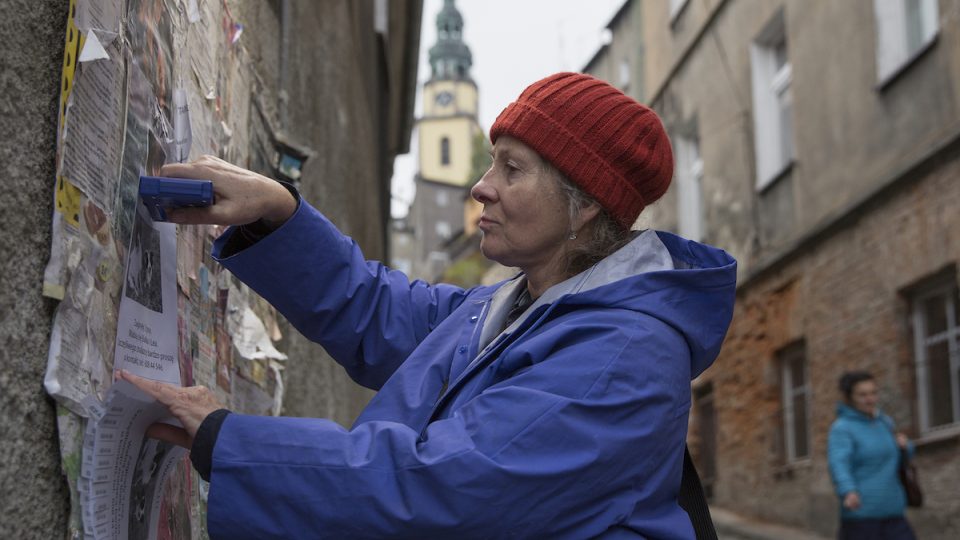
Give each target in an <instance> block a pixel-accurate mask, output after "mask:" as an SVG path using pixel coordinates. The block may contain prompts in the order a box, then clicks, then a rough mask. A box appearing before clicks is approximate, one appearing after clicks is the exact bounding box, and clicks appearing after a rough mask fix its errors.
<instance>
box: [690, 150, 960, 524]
mask: <svg viewBox="0 0 960 540" xmlns="http://www.w3.org/2000/svg"><path fill="white" fill-rule="evenodd" d="M958 147H960V143H956V144H954V145H953V149H952V150H951V151H948V152H946V154H945V155H944V156H943V157H941V158H940V159H936V160H935V164H934V165H935V166H936V168H935V169H933V170H930V169H929V168H924V170H920V171H918V172H917V173H916V174H915V176H913V177H912V178H910V179H909V181H908V182H906V185H904V186H903V187H902V188H901V189H899V190H897V191H896V192H895V193H893V194H891V196H890V197H889V198H888V199H886V200H884V201H882V202H877V203H876V204H874V205H871V208H869V211H868V212H864V213H863V214H861V215H858V216H856V218H855V220H854V221H852V222H851V223H850V224H849V226H847V227H844V228H842V229H840V230H838V231H837V232H836V233H835V234H833V235H831V236H830V237H829V238H828V239H825V240H824V241H823V242H822V243H820V244H819V245H818V246H817V248H816V249H815V250H812V251H811V252H810V253H809V254H806V255H804V256H803V257H801V258H799V259H797V260H796V261H794V262H792V263H791V264H789V265H786V266H784V267H783V268H781V269H779V270H778V271H776V272H775V273H771V274H770V275H769V276H767V277H765V278H764V279H762V280H760V281H758V282H757V283H756V284H754V285H753V286H751V287H750V288H749V289H747V290H742V291H741V294H740V296H739V297H738V299H737V301H738V305H737V313H736V315H735V317H734V324H733V326H732V328H731V330H730V333H729V335H728V338H727V341H726V343H725V345H724V348H723V352H722V354H721V357H720V359H719V360H718V361H717V364H716V365H715V366H714V368H713V369H711V371H710V372H709V374H710V377H709V379H710V380H712V381H713V383H714V389H715V390H714V391H715V394H716V395H715V400H716V403H718V406H717V415H718V417H717V420H718V423H719V425H720V426H721V429H720V431H719V436H718V441H717V442H718V448H717V460H718V463H717V465H718V479H717V483H716V487H717V492H716V501H717V502H718V503H719V504H722V505H723V506H725V507H728V508H735V509H737V510H739V511H742V512H746V513H749V514H753V515H756V516H759V517H763V518H766V519H770V520H775V521H780V522H786V523H791V524H794V525H800V526H804V527H808V528H811V529H814V530H818V531H819V532H821V533H823V534H828V535H832V534H833V531H834V528H835V526H836V523H837V517H836V516H837V500H836V497H835V495H834V494H833V490H832V486H831V484H830V480H829V474H828V471H827V464H826V448H827V440H826V438H827V433H828V430H829V427H830V423H831V422H832V421H833V419H834V417H835V414H834V408H835V405H836V402H837V401H838V400H839V393H838V391H837V387H836V381H837V380H838V379H839V377H840V375H841V374H842V373H843V372H844V371H847V370H851V369H866V370H868V371H871V372H873V373H874V374H875V376H876V377H877V380H878V383H879V384H880V387H881V388H882V392H883V395H882V396H881V406H882V408H883V409H884V411H886V412H887V413H888V414H890V415H891V416H892V417H893V418H894V420H895V421H896V422H897V424H898V427H899V428H900V429H903V430H904V431H906V432H907V433H908V434H910V435H911V436H913V437H916V436H917V435H918V428H919V426H917V425H916V423H915V419H916V411H915V410H914V409H915V407H916V401H915V399H916V398H915V394H916V391H915V385H916V383H915V365H914V361H913V350H912V347H911V344H912V336H911V334H910V333H909V328H910V326H909V313H908V309H909V308H908V304H907V300H906V299H905V297H904V296H902V295H901V294H900V293H901V291H902V290H904V289H905V288H907V287H909V286H911V285H914V284H915V283H917V282H918V281H920V280H922V279H924V278H926V277H928V276H931V275H934V274H936V273H937V272H939V271H941V270H943V269H944V268H947V267H948V266H949V265H951V264H952V265H956V264H957V263H958V260H960V232H958V231H960V213H958V212H956V209H957V208H958V207H960V184H958V183H957V181H956V179H957V178H958V177H960V159H958V158H957V157H956V156H957V150H958ZM801 338H802V339H803V340H804V341H805V343H806V351H807V359H808V362H809V364H808V373H809V374H810V380H811V384H812V388H811V401H810V407H811V410H810V419H811V428H810V433H811V436H812V440H811V458H810V459H809V460H808V461H804V462H800V463H798V464H795V465H784V464H783V462H782V459H781V458H780V457H779V456H778V452H777V451H776V450H777V448H778V445H779V441H778V440H777V439H778V434H779V431H778V429H777V427H776V424H777V423H778V422H779V421H780V415H781V414H782V412H781V410H780V408H779V407H780V395H779V371H778V367H777V365H776V361H775V358H776V351H778V350H780V349H782V348H783V347H784V346H786V345H788V344H790V343H791V342H793V341H795V340H797V339H801ZM958 444H960V443H958V439H957V437H952V438H948V439H946V440H942V441H936V442H934V441H930V442H927V443H921V445H920V446H919V448H918V449H917V456H916V460H917V466H918V468H919V470H920V474H921V481H922V485H923V487H924V488H925V496H926V497H927V498H926V501H927V502H926V508H924V509H921V510H911V511H910V518H911V521H912V522H913V525H914V527H915V528H916V530H917V533H918V537H920V538H953V537H955V536H956V535H957V534H960V524H958V523H957V520H956V518H955V516H956V515H958V512H960V499H958V498H957V497H956V486H957V485H960V462H958V460H957V459H956V455H957V451H958V449H960V448H958ZM770 501H777V502H776V504H771V503H770Z"/></svg>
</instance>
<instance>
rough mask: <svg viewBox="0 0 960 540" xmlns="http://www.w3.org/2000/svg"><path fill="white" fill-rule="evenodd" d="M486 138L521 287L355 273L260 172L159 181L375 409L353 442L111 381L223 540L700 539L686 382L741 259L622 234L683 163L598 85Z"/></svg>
mask: <svg viewBox="0 0 960 540" xmlns="http://www.w3.org/2000/svg"><path fill="white" fill-rule="evenodd" d="M490 138H491V141H492V142H493V164H492V166H491V168H490V170H489V171H487V173H486V174H485V175H484V176H483V178H482V179H481V180H480V182H479V183H478V184H477V185H476V186H475V187H474V188H473V190H472V195H473V197H474V198H475V199H476V200H477V201H479V202H481V203H482V204H483V215H482V217H481V218H480V220H479V228H480V230H481V231H482V233H483V236H482V240H481V250H482V252H483V254H484V255H486V256H487V257H488V258H490V259H492V260H494V261H497V262H499V263H502V264H504V265H507V266H515V267H518V268H520V269H521V272H520V273H519V274H518V275H517V276H516V277H515V278H513V279H511V280H508V281H505V282H503V283H499V284H497V285H494V286H483V287H476V288H473V289H469V290H463V289H460V288H457V287H452V286H447V285H436V286H431V285H428V284H425V283H423V282H420V281H414V282H410V281H409V280H408V279H407V277H406V276H404V275H403V274H401V273H399V272H396V271H391V270H389V269H387V268H386V267H384V266H383V265H381V264H380V263H377V262H374V261H368V260H366V259H365V258H364V257H363V255H362V253H361V252H360V250H359V249H358V247H357V245H356V243H355V242H353V241H352V240H351V239H350V238H348V237H346V236H344V235H343V234H341V233H340V232H339V231H338V230H337V229H336V228H335V227H334V226H333V224H331V223H330V222H329V221H328V220H327V219H326V218H325V217H324V216H323V215H321V214H320V213H319V212H318V211H316V210H315V209H314V208H313V207H311V206H310V205H309V204H308V203H307V202H306V201H304V200H302V199H301V198H300V197H299V195H298V194H296V192H294V191H291V190H288V189H284V188H283V187H282V186H281V185H280V184H278V183H276V182H273V181H271V180H269V179H266V178H264V177H261V176H259V175H255V174H254V173H251V172H248V171H244V170H242V169H239V168H237V167H234V166H232V165H230V164H228V163H225V162H222V161H220V160H217V159H215V158H210V157H207V158H202V159H200V160H199V161H197V162H194V163H191V164H182V165H168V166H166V167H165V168H164V169H163V171H162V174H164V175H168V176H182V177H195V178H211V179H213V181H214V183H215V190H216V196H217V203H216V204H215V205H214V206H212V207H210V208H207V209H185V210H180V211H176V212H172V213H171V217H170V219H171V220H172V221H176V222H178V223H220V224H230V225H239V224H245V223H246V224H248V225H244V226H239V227H233V228H231V229H228V230H227V232H226V233H224V235H223V236H222V237H221V238H220V239H219V240H218V241H217V243H216V245H215V247H214V252H215V255H216V257H217V258H218V259H219V260H220V261H221V262H222V263H223V264H224V265H225V266H226V267H227V268H229V269H230V270H231V271H232V272H233V273H234V274H235V275H237V276H238V277H239V278H240V279H242V280H243V281H244V282H246V283H247V284H248V285H249V286H250V287H251V288H253V289H254V290H256V291H257V292H258V293H259V294H261V295H262V296H263V297H264V298H266V299H267V300H269V301H270V302H271V303H272V304H273V305H274V306H276V307H277V309H278V310H280V312H281V313H283V314H284V315H285V316H286V317H287V319H288V320H289V321H290V322H291V323H292V324H293V325H295V326H296V328H297V329H298V330H299V331H301V332H302V333H303V334H304V335H306V336H307V337H309V338H311V339H313V340H315V341H317V342H319V343H320V344H322V345H323V347H324V348H325V349H326V350H327V351H328V352H329V353H330V354H331V356H333V357H334V358H335V359H336V360H337V361H338V362H339V363H340V364H341V365H343V367H344V368H345V369H346V370H347V371H348V373H349V374H350V376H351V377H352V378H353V379H354V380H356V381H357V382H358V383H360V384H362V385H364V386H366V387H368V388H372V389H376V390H378V393H377V394H376V396H375V397H374V398H373V399H372V401H371V402H370V404H369V405H368V406H367V408H366V409H365V410H364V412H363V413H362V414H361V416H360V417H359V418H358V419H357V421H356V423H355V424H354V425H353V427H352V428H351V429H344V428H343V427H341V426H339V425H337V424H336V423H334V422H331V421H328V420H323V419H306V418H272V417H259V416H248V415H243V414H238V413H232V412H228V411H226V410H225V409H222V408H221V406H220V405H219V404H217V403H216V402H215V401H214V399H213V398H212V397H211V395H210V393H209V392H208V391H206V390H205V389H202V388H201V389H198V388H189V389H180V388H175V387H171V386H167V385H162V384H160V383H149V382H147V381H144V380H142V379H137V378H136V377H132V376H128V375H126V374H121V377H124V378H127V379H129V380H131V381H133V382H134V383H135V384H138V385H139V386H141V387H142V388H143V389H144V390H145V391H147V392H148V393H150V394H152V395H154V396H155V397H156V398H157V399H159V400H160V401H161V402H163V403H165V404H167V405H168V406H169V407H170V409H171V411H172V413H173V414H174V415H176V416H177V417H178V418H179V419H180V420H181V422H182V423H183V426H184V428H183V429H182V430H175V429H173V428H170V427H169V426H167V427H158V428H156V429H155V430H154V432H153V433H154V434H155V435H156V436H159V437H164V438H166V439H167V440H171V441H175V442H179V443H180V444H182V445H184V446H187V447H189V448H191V459H192V460H193V462H194V465H195V466H196V467H197V469H198V470H199V471H200V472H201V474H202V475H205V477H208V478H209V479H210V496H209V503H208V504H209V506H208V528H209V531H210V535H211V537H213V538H288V537H295V538H382V537H398V536H399V537H409V538H451V537H456V538H505V537H511V538H530V537H543V538H577V539H580V538H592V537H603V538H640V537H642V538H692V537H693V530H692V527H691V524H690V521H689V518H688V516H687V515H686V513H685V512H684V511H683V510H682V509H681V508H680V506H679V505H678V503H677V494H678V490H679V486H680V479H681V470H682V461H683V448H684V440H685V436H686V431H687V416H688V411H689V408H690V380H691V379H692V378H693V377H696V376H697V375H699V374H700V373H701V372H703V370H705V369H706V368H707V367H708V366H709V365H710V364H711V363H712V362H713V360H714V359H715V358H716V356H717V353H718V351H719V349H720V345H721V343H722V341H723V337H724V335H725V333H726V330H727V327H728V325H729V322H730V318H731V316H732V309H733V301H734V289H735V278H736V263H735V261H734V260H733V259H732V258H731V257H730V256H729V255H727V254H726V253H724V252H723V251H720V250H718V249H715V248H711V247H708V246H705V245H702V244H698V243H696V242H691V241H688V240H684V239H682V238H679V237H677V236H674V235H672V234H669V233H662V232H656V231H652V230H647V231H630V226H631V225H632V224H633V222H634V221H635V220H636V218H637V216H638V215H639V214H640V211H641V210H642V209H643V208H644V207H645V206H647V205H650V204H652V203H654V202H655V201H656V200H657V199H658V198H659V197H660V196H661V195H662V194H663V193H664V192H665V191H666V189H667V187H668V185H669V183H670V179H671V177H672V173H673V159H672V154H671V150H670V142H669V139H668V137H667V135H666V133H665V131H664V129H663V126H662V124H661V122H660V120H659V118H657V116H656V115H655V114H654V113H653V111H651V110H650V109H649V108H647V107H645V106H643V105H641V104H639V103H637V102H636V101H634V100H633V99H631V98H629V97H627V96H626V95H624V94H623V93H622V92H620V91H619V90H617V89H616V88H614V87H612V86H610V85H609V84H607V83H605V82H603V81H600V80H598V79H595V78H593V77H590V76H587V75H582V74H575V73H559V74H556V75H553V76H550V77H547V78H545V79H543V80H541V81H538V82H536V83H534V84H533V85H531V86H530V87H528V88H527V89H526V90H525V91H524V92H523V93H522V94H521V96H520V97H519V98H518V99H517V101H516V102H514V103H512V104H510V105H509V106H508V107H507V108H506V109H505V110H504V111H503V112H502V113H501V114H500V116H499V117H498V118H497V121H496V122H495V123H494V125H493V127H492V128H491V130H490ZM291 194H292V195H293V196H291ZM251 222H253V223H251Z"/></svg>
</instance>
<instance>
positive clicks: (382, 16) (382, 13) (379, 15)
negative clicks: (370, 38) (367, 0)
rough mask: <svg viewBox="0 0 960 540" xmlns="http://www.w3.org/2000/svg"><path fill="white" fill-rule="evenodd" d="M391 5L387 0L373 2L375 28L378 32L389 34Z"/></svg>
mask: <svg viewBox="0 0 960 540" xmlns="http://www.w3.org/2000/svg"><path fill="white" fill-rule="evenodd" d="M389 9H390V5H389V4H388V3H387V0H374V2H373V28H374V30H376V32H377V33H378V34H383V35H384V36H386V35H387V28H388V26H389Z"/></svg>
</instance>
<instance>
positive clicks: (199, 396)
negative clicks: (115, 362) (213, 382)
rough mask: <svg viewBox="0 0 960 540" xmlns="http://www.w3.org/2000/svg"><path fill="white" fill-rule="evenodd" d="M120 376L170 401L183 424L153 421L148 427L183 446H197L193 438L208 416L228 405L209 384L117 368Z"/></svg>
mask: <svg viewBox="0 0 960 540" xmlns="http://www.w3.org/2000/svg"><path fill="white" fill-rule="evenodd" d="M117 378H118V379H122V380H124V381H128V382H130V383H131V384H133V385H134V386H136V387H137V388H139V389H140V390H142V391H143V392H144V393H145V394H147V395H149V396H150V397H152V398H154V399H156V400H157V401H159V402H160V403H162V404H164V405H166V406H167V408H168V409H170V414H172V415H173V416H174V417H176V418H177V420H179V421H180V424H181V425H183V427H182V428H178V427H175V426H171V425H169V424H162V423H157V424H153V425H152V426H150V427H149V428H148V429H147V436H148V437H152V438H154V439H160V440H161V441H166V442H169V443H173V444H176V445H179V446H182V447H184V448H186V449H187V450H189V449H190V447H191V446H193V438H194V437H195V436H196V434H197V430H198V429H200V424H201V423H203V420H204V418H206V417H207V415H209V414H210V413H212V412H213V411H216V410H218V409H223V408H224V406H223V405H221V404H220V402H219V401H217V398H216V397H214V395H213V392H211V391H210V390H209V389H207V387H205V386H189V387H182V386H174V385H172V384H166V383H162V382H159V381H151V380H150V379H144V378H143V377H138V376H137V375H134V374H133V373H130V372H129V371H125V370H122V369H121V370H120V371H118V372H117Z"/></svg>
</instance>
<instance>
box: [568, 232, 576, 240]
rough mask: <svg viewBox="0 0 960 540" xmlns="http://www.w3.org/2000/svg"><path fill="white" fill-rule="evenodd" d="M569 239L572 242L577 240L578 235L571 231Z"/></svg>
mask: <svg viewBox="0 0 960 540" xmlns="http://www.w3.org/2000/svg"><path fill="white" fill-rule="evenodd" d="M569 238H570V240H576V239H577V233H575V232H572V231H571V232H570V236H569Z"/></svg>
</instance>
